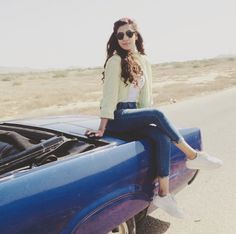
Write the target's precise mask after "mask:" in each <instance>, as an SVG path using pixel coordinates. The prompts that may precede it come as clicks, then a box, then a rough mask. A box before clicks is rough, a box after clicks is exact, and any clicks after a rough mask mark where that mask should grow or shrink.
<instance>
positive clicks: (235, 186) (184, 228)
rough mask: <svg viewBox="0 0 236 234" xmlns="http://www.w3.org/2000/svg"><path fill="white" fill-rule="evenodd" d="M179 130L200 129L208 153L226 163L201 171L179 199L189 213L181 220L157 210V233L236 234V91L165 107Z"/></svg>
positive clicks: (231, 90) (163, 108)
mask: <svg viewBox="0 0 236 234" xmlns="http://www.w3.org/2000/svg"><path fill="white" fill-rule="evenodd" d="M160 109H162V110H163V111H164V112H165V113H166V114H167V116H168V117H169V118H170V119H171V120H172V122H173V123H174V124H175V125H176V126H178V127H199V128H200V129H201V132H202V138H203V147H204V150H205V151H207V152H208V153H210V154H212V155H216V156H217V157H219V158H221V159H222V160H223V161H224V165H223V167H222V168H220V169H217V170H214V171H201V172H200V173H199V175H198V177H197V178H196V180H195V181H194V183H193V184H191V185H190V186H188V187H187V188H185V189H184V190H183V191H181V192H180V193H178V194H177V195H176V199H177V201H178V203H179V204H180V205H181V206H182V207H183V208H184V210H185V212H186V213H188V215H189V217H188V218H187V219H186V220H179V219H175V218H172V217H170V216H168V215H166V214H165V213H164V212H162V211H161V210H156V211H155V212H154V213H153V214H152V215H153V216H154V217H155V218H158V219H159V220H160V221H158V222H159V225H158V228H156V230H155V232H153V231H150V232H147V233H150V234H151V233H156V234H158V233H159V234H160V233H166V234H172V233H174V234H178V233H181V234H201V233H206V234H211V233H212V234H213V233H214V234H226V233H227V234H231V233H232V234H235V233H236V163H235V162H236V88H231V89H228V90H223V91H220V92H217V93H214V94H211V95H207V96H202V97H197V98H193V99H191V100H186V101H183V102H180V103H175V104H172V105H168V106H164V107H161V108H160Z"/></svg>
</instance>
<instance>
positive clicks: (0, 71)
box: [0, 66, 40, 74]
mask: <svg viewBox="0 0 236 234" xmlns="http://www.w3.org/2000/svg"><path fill="white" fill-rule="evenodd" d="M37 71H40V70H39V69H32V68H28V67H2V66H0V74H6V73H26V72H37Z"/></svg>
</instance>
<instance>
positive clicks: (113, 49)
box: [102, 18, 145, 85]
mask: <svg viewBox="0 0 236 234" xmlns="http://www.w3.org/2000/svg"><path fill="white" fill-rule="evenodd" d="M125 24H129V25H131V26H132V28H133V30H134V31H135V33H136V35H137V40H136V41H135V44H136V47H137V50H138V52H139V53H140V54H143V55H144V54H145V52H144V47H143V38H142V36H141V34H140V33H139V31H138V27H137V24H136V23H135V22H134V21H133V20H131V19H129V18H123V19H120V20H118V21H116V22H115V23H114V27H113V32H112V34H111V36H110V38H109V40H108V42H107V58H106V61H105V64H104V69H105V67H106V64H107V61H108V59H109V58H110V57H112V56H113V55H114V54H117V55H119V56H120V57H121V77H122V79H123V81H124V83H125V84H126V85H128V83H127V81H129V82H130V83H132V82H133V81H135V77H136V76H137V75H141V74H142V69H141V67H140V65H139V64H138V63H137V62H136V61H135V60H134V57H133V55H132V52H130V51H127V50H124V49H122V48H121V47H120V45H119V43H118V39H117V37H116V34H117V31H118V29H119V27H121V26H123V25H125ZM102 75H103V77H102V80H104V79H105V73H104V72H103V73H102Z"/></svg>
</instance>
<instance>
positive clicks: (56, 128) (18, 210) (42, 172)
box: [0, 115, 201, 234]
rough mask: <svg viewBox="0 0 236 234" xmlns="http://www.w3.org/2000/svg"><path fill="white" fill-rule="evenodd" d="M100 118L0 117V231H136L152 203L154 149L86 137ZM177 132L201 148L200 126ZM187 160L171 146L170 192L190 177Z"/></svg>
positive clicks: (42, 233)
mask: <svg viewBox="0 0 236 234" xmlns="http://www.w3.org/2000/svg"><path fill="white" fill-rule="evenodd" d="M98 124H99V118H98V117H93V116H82V115H77V116H59V117H44V118H34V119H24V120H14V121H6V122H1V123H0V233H2V234H8V233H9V234H11V233H14V234H15V233H21V234H27V233H32V234H37V233H38V234H47V233H50V234H51V233H55V234H57V233H61V234H67V233H74V234H75V233H77V234H105V233H129V234H130V233H135V225H136V223H137V222H139V221H140V220H141V219H144V218H145V216H146V215H147V213H148V212H150V211H152V210H154V209H155V207H152V206H151V205H150V202H151V198H152V195H153V194H152V190H153V185H152V180H153V178H154V173H155V168H154V167H153V158H152V148H151V147H150V143H149V142H148V141H147V140H142V139H140V140H135V139H132V138H130V139H128V138H125V136H117V137H114V136H106V137H104V138H102V139H89V138H87V137H85V136H84V133H85V131H86V130H87V129H96V128H97V127H98ZM180 131H181V133H182V135H183V136H184V138H185V139H186V141H187V142H189V144H190V145H192V146H193V147H194V148H195V149H201V134H200V130H199V129H198V128H188V129H180ZM185 161H186V159H185V156H184V155H183V154H182V153H181V152H180V151H179V150H178V149H177V148H176V147H175V146H174V145H173V147H172V156H171V175H170V187H171V191H172V193H177V192H178V191H179V190H181V189H183V188H184V187H185V186H186V185H187V184H189V183H191V181H192V180H193V179H194V177H195V176H196V173H197V171H196V170H189V169H187V168H186V166H185ZM148 208H149V209H148ZM147 211H148V212H147Z"/></svg>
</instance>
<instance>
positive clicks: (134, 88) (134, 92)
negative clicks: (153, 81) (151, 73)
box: [126, 75, 145, 102]
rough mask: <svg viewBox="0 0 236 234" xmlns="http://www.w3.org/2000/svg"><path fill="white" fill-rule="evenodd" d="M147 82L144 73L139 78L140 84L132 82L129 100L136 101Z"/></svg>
mask: <svg viewBox="0 0 236 234" xmlns="http://www.w3.org/2000/svg"><path fill="white" fill-rule="evenodd" d="M144 84H145V77H144V76H143V75H142V76H141V77H140V79H139V82H138V85H135V84H131V85H130V89H129V94H128V99H127V100H126V101H127V102H136V101H137V99H138V96H139V92H140V90H141V89H142V88H143V86H144Z"/></svg>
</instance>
